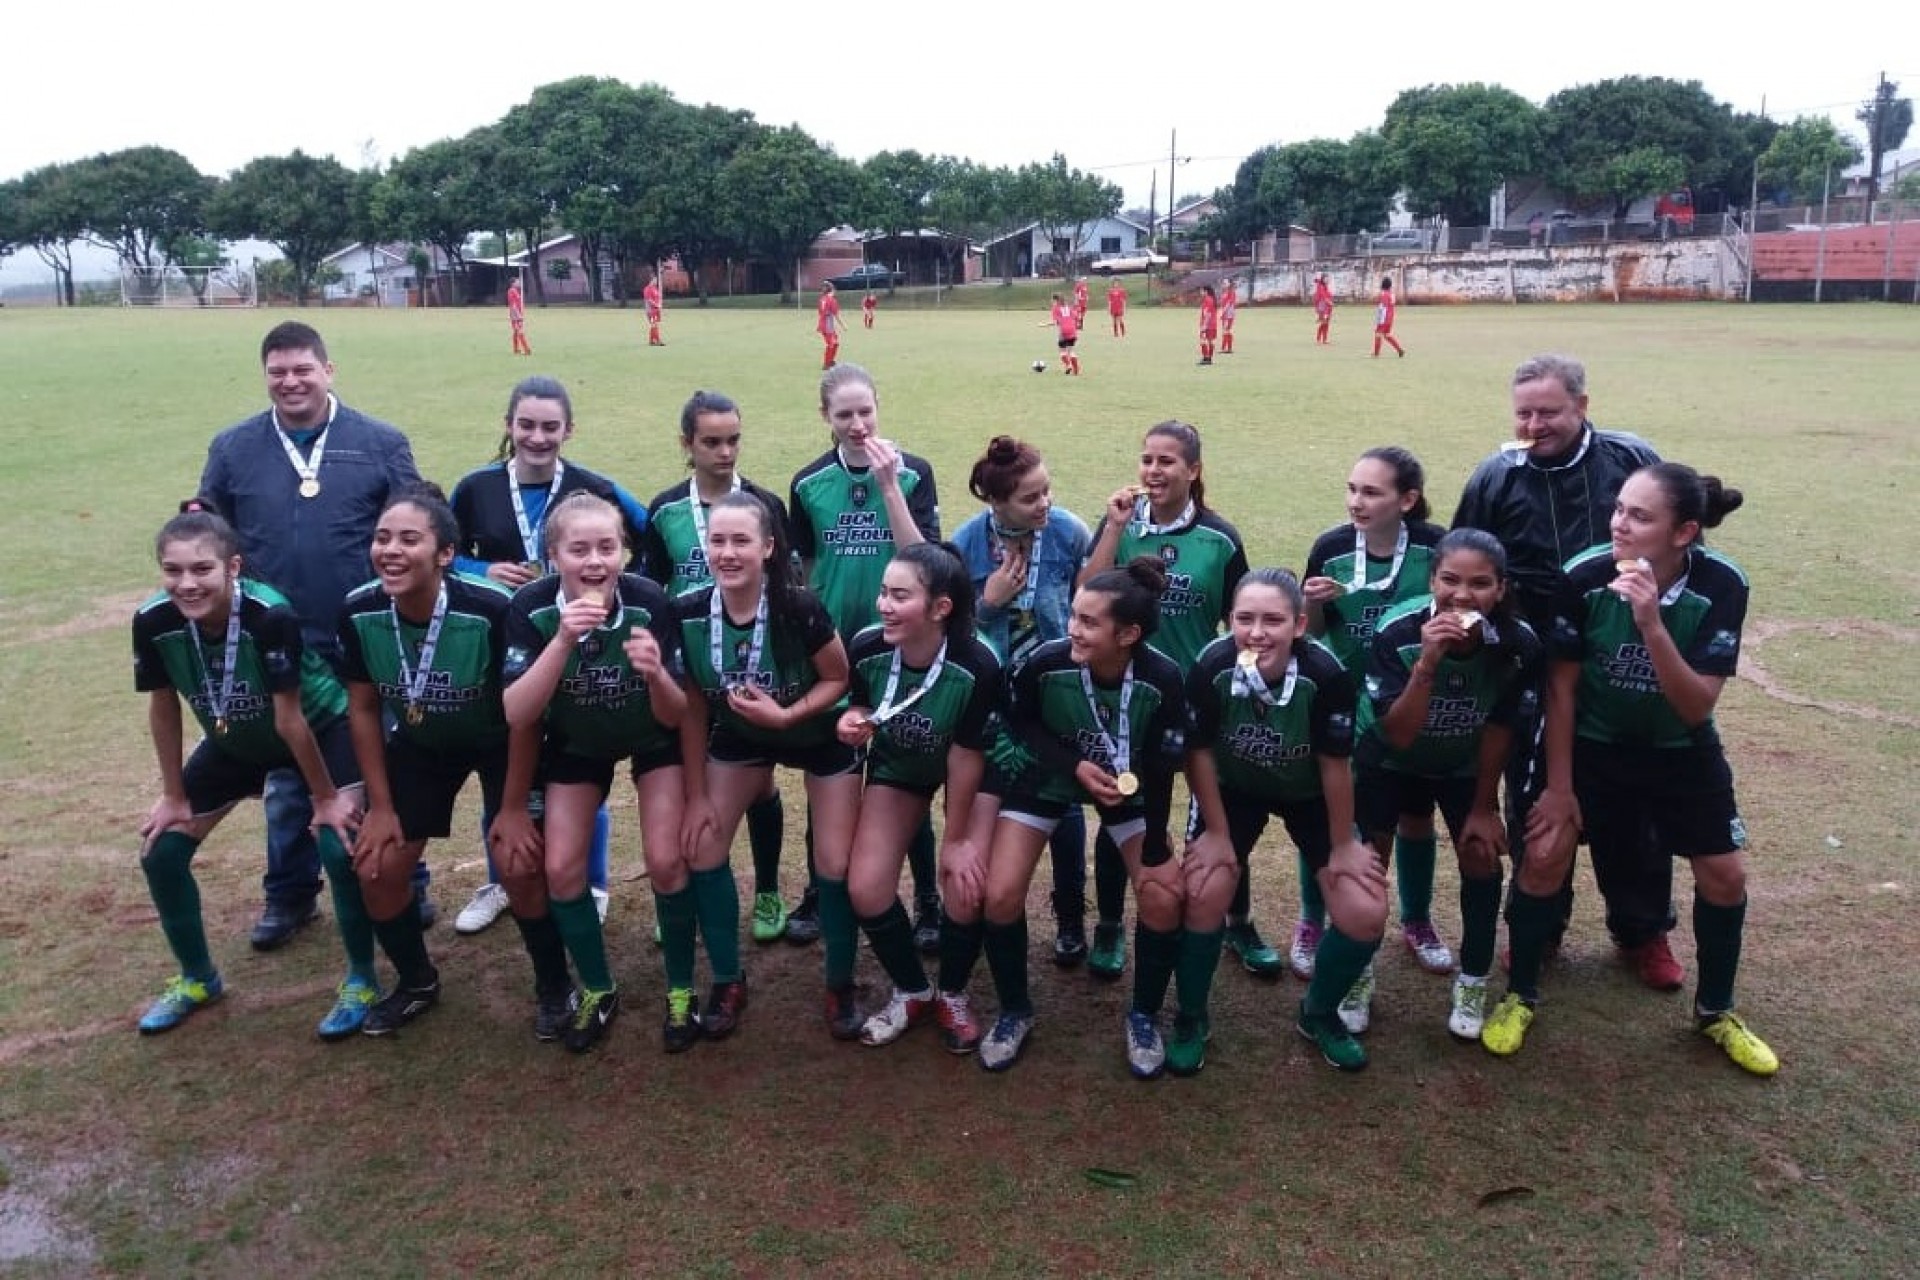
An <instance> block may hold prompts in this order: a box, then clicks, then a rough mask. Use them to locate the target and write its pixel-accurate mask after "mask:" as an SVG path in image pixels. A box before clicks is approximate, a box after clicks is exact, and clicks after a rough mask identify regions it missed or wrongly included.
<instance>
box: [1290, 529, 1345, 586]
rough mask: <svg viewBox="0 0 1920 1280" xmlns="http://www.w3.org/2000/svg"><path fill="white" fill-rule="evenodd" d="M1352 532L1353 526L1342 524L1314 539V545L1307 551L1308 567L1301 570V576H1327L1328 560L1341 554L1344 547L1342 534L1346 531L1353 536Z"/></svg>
mask: <svg viewBox="0 0 1920 1280" xmlns="http://www.w3.org/2000/svg"><path fill="white" fill-rule="evenodd" d="M1352 532H1353V531H1352V529H1351V528H1347V527H1344V526H1342V527H1336V528H1332V529H1329V530H1327V531H1326V532H1325V533H1323V534H1321V535H1320V536H1319V537H1317V538H1315V539H1314V540H1313V547H1312V548H1311V549H1310V550H1309V551H1308V552H1307V567H1306V569H1305V570H1303V571H1302V572H1301V574H1300V576H1301V578H1303V579H1305V578H1319V577H1323V576H1325V574H1326V572H1327V561H1329V560H1331V559H1333V558H1334V557H1335V556H1337V555H1339V554H1340V551H1341V549H1342V545H1341V544H1342V543H1343V542H1344V541H1345V539H1342V538H1341V536H1340V535H1341V534H1342V533H1346V534H1348V535H1349V536H1351V534H1352Z"/></svg>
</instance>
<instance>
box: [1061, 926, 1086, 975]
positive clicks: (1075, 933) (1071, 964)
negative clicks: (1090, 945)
mask: <svg viewBox="0 0 1920 1280" xmlns="http://www.w3.org/2000/svg"><path fill="white" fill-rule="evenodd" d="M1086 958H1087V926H1086V925H1085V924H1084V923H1082V922H1081V921H1079V920H1062V921H1061V922H1060V927H1059V928H1058V929H1057V930H1056V931H1055V933H1054V935H1053V962H1054V964H1056V965H1058V966H1059V967H1060V968H1062V969H1077V968H1079V967H1080V965H1081V964H1083V963H1084V962H1085V961H1086Z"/></svg>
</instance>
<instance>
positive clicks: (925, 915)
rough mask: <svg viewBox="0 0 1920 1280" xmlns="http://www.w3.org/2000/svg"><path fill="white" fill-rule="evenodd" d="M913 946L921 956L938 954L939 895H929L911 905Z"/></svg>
mask: <svg viewBox="0 0 1920 1280" xmlns="http://www.w3.org/2000/svg"><path fill="white" fill-rule="evenodd" d="M913 945H914V946H916V947H918V948H920V954H921V955H923V956H937V955H939V954H940V895H939V894H937V893H935V894H930V895H928V896H927V897H924V898H919V899H916V900H915V902H914V904H913Z"/></svg>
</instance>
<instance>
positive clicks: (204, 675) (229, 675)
mask: <svg viewBox="0 0 1920 1280" xmlns="http://www.w3.org/2000/svg"><path fill="white" fill-rule="evenodd" d="M245 598H246V596H245V593H243V592H242V591H240V590H239V586H238V584H237V583H236V584H235V589H234V592H233V599H232V601H231V602H229V604H228V605H227V641H226V646H225V651H224V653H223V654H222V657H221V661H220V667H221V669H220V692H219V693H218V694H217V695H216V694H215V693H214V691H213V674H212V673H211V672H210V671H209V670H208V669H207V655H206V652H205V650H203V649H201V647H200V628H199V627H198V626H196V625H194V624H193V623H191V622H189V623H188V624H187V634H188V635H189V636H191V637H192V638H193V656H194V658H195V659H197V660H198V661H199V663H200V684H201V686H202V689H203V691H204V692H205V693H206V695H207V710H209V711H211V712H212V713H213V722H214V724H215V725H216V726H218V725H222V724H225V723H226V719H227V704H228V703H229V702H232V701H233V669H234V667H236V666H237V665H239V661H240V605H241V602H242V601H243V600H244V599H245Z"/></svg>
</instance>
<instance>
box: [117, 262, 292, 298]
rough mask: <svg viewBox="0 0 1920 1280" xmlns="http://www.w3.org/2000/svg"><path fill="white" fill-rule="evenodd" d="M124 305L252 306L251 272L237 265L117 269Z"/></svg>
mask: <svg viewBox="0 0 1920 1280" xmlns="http://www.w3.org/2000/svg"><path fill="white" fill-rule="evenodd" d="M120 305H121V306H123V307H252V306H257V305H259V298H258V294H257V293H256V291H255V287H254V280H253V272H251V271H247V270H245V269H243V268H241V267H237V266H231V265H229V266H221V267H133V266H126V265H122V266H121V268H120Z"/></svg>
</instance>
